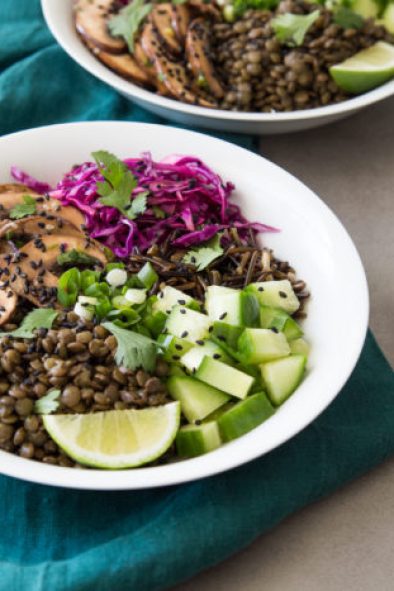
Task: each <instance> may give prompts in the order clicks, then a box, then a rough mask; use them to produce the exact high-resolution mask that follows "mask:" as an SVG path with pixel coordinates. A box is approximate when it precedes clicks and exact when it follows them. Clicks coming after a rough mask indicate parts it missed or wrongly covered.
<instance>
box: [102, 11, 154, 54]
mask: <svg viewBox="0 0 394 591" xmlns="http://www.w3.org/2000/svg"><path fill="white" fill-rule="evenodd" d="M152 8H153V4H152V3H151V2H148V3H147V4H146V3H145V0H132V2H130V4H128V5H127V6H125V7H124V8H122V9H121V10H120V11H119V12H118V14H117V15H115V16H113V17H112V18H111V19H110V20H109V21H108V28H109V31H110V33H111V35H114V37H123V39H124V40H125V41H126V43H127V45H128V47H129V50H130V53H134V40H135V36H136V34H137V33H138V30H139V28H140V26H141V24H142V23H143V21H144V20H145V18H146V17H147V16H148V14H149V13H150V12H151V10H152Z"/></svg>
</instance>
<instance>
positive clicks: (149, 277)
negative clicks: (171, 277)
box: [137, 262, 159, 289]
mask: <svg viewBox="0 0 394 591" xmlns="http://www.w3.org/2000/svg"><path fill="white" fill-rule="evenodd" d="M137 277H138V279H139V281H140V282H141V283H142V285H143V286H144V287H146V289H150V288H151V287H153V285H154V284H155V283H156V281H157V280H158V279H159V276H158V274H157V273H156V271H155V270H154V268H153V266H152V264H151V263H149V262H148V263H145V265H144V266H143V267H142V269H141V270H140V271H139V273H138V274H137Z"/></svg>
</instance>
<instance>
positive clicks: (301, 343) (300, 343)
mask: <svg viewBox="0 0 394 591" xmlns="http://www.w3.org/2000/svg"><path fill="white" fill-rule="evenodd" d="M289 345H290V351H291V354H292V355H305V357H308V355H309V352H310V350H311V348H310V345H309V343H308V342H307V341H306V340H305V339H295V340H294V341H290V343H289Z"/></svg>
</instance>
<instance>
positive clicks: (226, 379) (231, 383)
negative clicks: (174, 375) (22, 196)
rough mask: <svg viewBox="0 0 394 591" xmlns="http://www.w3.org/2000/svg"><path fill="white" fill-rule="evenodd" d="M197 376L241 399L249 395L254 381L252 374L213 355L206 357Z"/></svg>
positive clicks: (206, 382)
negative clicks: (214, 357) (213, 357)
mask: <svg viewBox="0 0 394 591" xmlns="http://www.w3.org/2000/svg"><path fill="white" fill-rule="evenodd" d="M195 377H196V378H197V379H198V380H201V382H204V383H205V384H209V385H210V386H213V387H214V388H218V389H219V390H222V391H223V392H226V393H227V394H231V396H235V397H236V398H241V399H242V398H245V397H246V396H247V395H248V392H249V390H250V389H251V388H252V386H253V383H254V378H253V377H252V376H250V375H248V374H246V373H244V372H243V371H239V369H235V368H234V367H230V366H229V365H226V364H225V363H222V362H221V361H217V360H216V359H212V358H211V357H204V359H203V360H202V362H201V363H200V366H199V368H198V370H197V372H196V373H195Z"/></svg>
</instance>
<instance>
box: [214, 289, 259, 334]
mask: <svg viewBox="0 0 394 591" xmlns="http://www.w3.org/2000/svg"><path fill="white" fill-rule="evenodd" d="M213 287H215V288H217V286H216V285H215V286H213ZM209 289H210V288H209V287H208V290H207V291H209ZM224 289H227V288H224ZM205 307H206V311H207V314H208V316H209V317H210V318H211V319H212V320H216V321H225V322H226V323H227V324H231V325H233V326H258V323H259V303H258V299H257V298H256V296H255V295H254V294H252V293H251V292H249V293H247V292H244V291H239V290H235V291H232V292H226V291H225V292H224V293H221V292H219V293H218V294H217V295H210V294H209V295H208V297H207V299H206V301H205Z"/></svg>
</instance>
